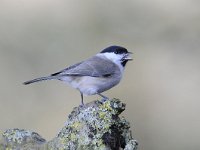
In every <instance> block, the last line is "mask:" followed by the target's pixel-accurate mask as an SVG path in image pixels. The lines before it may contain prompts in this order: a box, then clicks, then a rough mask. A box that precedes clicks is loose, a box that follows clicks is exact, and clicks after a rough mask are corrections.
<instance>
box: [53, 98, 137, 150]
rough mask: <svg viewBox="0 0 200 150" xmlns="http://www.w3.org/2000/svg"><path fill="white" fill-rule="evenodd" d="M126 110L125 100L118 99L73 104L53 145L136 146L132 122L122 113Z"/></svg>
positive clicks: (101, 149) (100, 148)
mask: <svg viewBox="0 0 200 150" xmlns="http://www.w3.org/2000/svg"><path fill="white" fill-rule="evenodd" d="M124 110H125V104H124V103H121V102H120V101H119V100H117V99H113V100H108V101H106V102H100V101H95V102H91V103H88V104H86V105H84V106H79V107H77V108H74V110H73V111H72V113H71V114H70V115H69V117H68V120H67V122H66V124H65V127H63V128H62V129H61V131H60V132H59V133H58V135H57V137H56V139H57V142H58V143H57V144H54V146H58V145H59V148H63V149H69V150H72V149H78V150H83V149H87V150H88V149H89V150H107V149H108V150H110V149H112V150H117V149H120V148H122V149H124V148H126V150H134V149H136V147H137V142H136V141H134V140H133V138H132V135H131V131H130V129H129V128H130V125H129V123H128V122H127V121H126V120H125V119H124V118H123V117H122V118H120V117H119V114H120V113H121V112H122V111H124ZM127 144H128V145H127ZM52 147H53V145H52ZM54 148H58V147H54Z"/></svg>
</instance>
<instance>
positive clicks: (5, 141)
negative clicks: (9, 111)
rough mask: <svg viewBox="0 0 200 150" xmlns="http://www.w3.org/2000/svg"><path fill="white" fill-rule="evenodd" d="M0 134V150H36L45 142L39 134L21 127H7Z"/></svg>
mask: <svg viewBox="0 0 200 150" xmlns="http://www.w3.org/2000/svg"><path fill="white" fill-rule="evenodd" d="M1 136H2V137H1V140H0V150H4V149H5V150H36V149H38V148H41V147H42V144H44V143H45V142H46V141H45V139H43V138H42V137H41V136H40V135H39V134H37V133H35V132H31V131H27V130H23V129H22V130H20V129H8V130H6V131H5V132H4V133H3V134H2V135H1Z"/></svg>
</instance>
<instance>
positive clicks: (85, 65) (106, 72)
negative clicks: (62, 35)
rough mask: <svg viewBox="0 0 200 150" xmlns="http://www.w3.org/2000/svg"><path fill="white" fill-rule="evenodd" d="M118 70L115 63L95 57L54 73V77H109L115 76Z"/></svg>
mask: <svg viewBox="0 0 200 150" xmlns="http://www.w3.org/2000/svg"><path fill="white" fill-rule="evenodd" d="M116 69H118V67H117V65H116V64H114V63H113V62H111V61H109V60H106V59H102V58H99V57H96V56H94V57H92V58H90V59H88V60H86V61H83V62H80V63H77V64H75V65H72V66H70V67H69V68H66V69H63V70H61V71H59V72H57V73H54V74H52V76H57V75H59V76H91V77H107V76H110V75H112V74H114V73H115V71H116Z"/></svg>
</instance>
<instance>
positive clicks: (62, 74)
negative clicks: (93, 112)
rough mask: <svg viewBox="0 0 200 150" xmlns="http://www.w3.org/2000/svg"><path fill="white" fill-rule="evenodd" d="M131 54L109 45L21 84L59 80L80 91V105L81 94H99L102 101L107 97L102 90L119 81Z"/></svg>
mask: <svg viewBox="0 0 200 150" xmlns="http://www.w3.org/2000/svg"><path fill="white" fill-rule="evenodd" d="M131 54H132V52H129V51H128V50H127V49H126V48H124V47H122V46H116V45H113V46H109V47H106V48H105V49H103V50H102V51H100V52H99V53H97V54H96V55H94V56H92V57H90V58H88V59H86V60H84V61H81V62H79V63H76V64H74V65H71V66H69V67H67V68H65V69H63V70H61V71H58V72H56V73H53V74H50V75H48V76H44V77H39V78H36V79H33V80H29V81H26V82H24V83H23V84H24V85H28V84H31V83H35V82H40V81H44V80H60V81H63V82H65V83H67V84H68V85H70V86H72V87H73V88H75V89H77V90H78V91H79V92H80V94H81V104H82V105H84V101H83V95H99V96H100V97H102V98H103V99H102V100H103V101H106V100H108V99H109V98H108V97H106V96H104V95H103V94H102V92H104V91H107V90H109V89H111V88H112V87H114V86H116V85H117V84H118V83H119V82H120V81H121V79H122V76H123V73H124V68H125V66H126V64H127V62H128V61H130V60H132V58H131V57H130V55H131Z"/></svg>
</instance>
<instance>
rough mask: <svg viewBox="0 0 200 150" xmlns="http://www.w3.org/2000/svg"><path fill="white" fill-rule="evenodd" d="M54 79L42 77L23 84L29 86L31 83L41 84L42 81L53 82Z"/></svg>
mask: <svg viewBox="0 0 200 150" xmlns="http://www.w3.org/2000/svg"><path fill="white" fill-rule="evenodd" d="M52 79H55V78H54V77H52V76H47V77H40V78H36V79H33V80H29V81H26V82H24V83H23V84H24V85H27V84H31V83H34V82H40V81H45V80H52Z"/></svg>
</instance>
